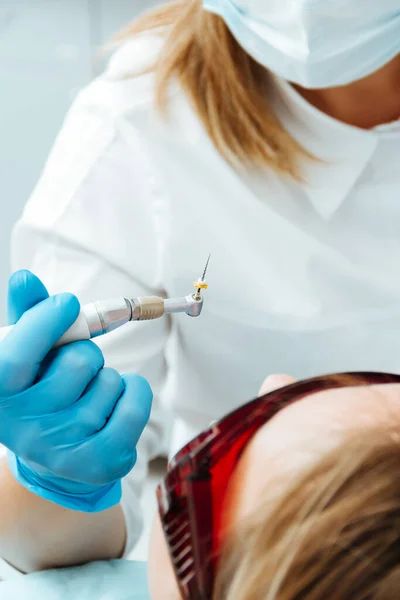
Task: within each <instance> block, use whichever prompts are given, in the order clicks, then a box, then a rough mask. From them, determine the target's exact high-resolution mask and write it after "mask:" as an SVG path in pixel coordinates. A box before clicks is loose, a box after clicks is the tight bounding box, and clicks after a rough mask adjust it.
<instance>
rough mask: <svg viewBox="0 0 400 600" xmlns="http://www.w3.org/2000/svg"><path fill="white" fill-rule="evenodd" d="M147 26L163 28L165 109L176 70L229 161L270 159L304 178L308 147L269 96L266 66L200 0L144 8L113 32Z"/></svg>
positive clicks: (160, 80) (159, 77) (161, 95)
mask: <svg viewBox="0 0 400 600" xmlns="http://www.w3.org/2000/svg"><path fill="white" fill-rule="evenodd" d="M151 30H154V31H156V30H159V32H160V35H163V36H165V41H164V46H163V49H162V51H161V52H160V54H159V57H158V59H157V62H156V64H155V66H154V69H155V77H156V104H157V106H158V108H159V109H160V110H161V111H163V112H165V110H166V108H167V96H168V94H167V93H168V87H169V83H170V81H171V79H172V78H173V77H176V78H177V79H178V80H179V82H180V84H181V86H182V88H183V90H184V91H185V92H186V94H187V96H188V97H189V98H190V100H191V102H192V104H193V106H194V108H195V110H196V111H197V114H198V115H199V117H200V119H201V121H202V122H203V124H204V127H205V129H206V131H207V133H208V135H209V136H210V138H211V140H212V141H213V143H214V145H215V146H216V148H217V149H218V151H219V152H220V153H221V154H222V155H223V156H224V157H225V158H226V160H228V161H229V162H230V163H231V164H235V165H236V166H238V165H241V164H242V165H243V164H244V165H249V164H251V165H254V166H256V167H266V166H269V167H271V168H273V169H274V170H275V171H277V172H280V173H285V174H289V175H290V176H292V177H294V178H296V179H301V173H300V168H299V166H298V158H299V156H307V157H309V155H308V154H307V152H306V151H305V150H304V149H303V148H302V147H301V146H300V145H299V144H298V143H297V142H296V141H295V140H294V139H293V138H292V137H291V136H290V135H289V134H288V133H287V132H286V131H285V129H284V127H283V126H282V125H281V123H280V122H279V120H278V119H277V118H276V116H275V115H274V113H273V110H272V108H271V106H270V104H269V102H268V82H269V79H268V77H267V76H266V75H267V74H266V72H265V69H263V68H262V67H261V66H260V65H258V64H257V63H256V62H255V61H254V60H253V59H252V58H250V56H249V55H248V54H247V53H246V52H245V51H244V50H243V49H242V48H241V46H239V44H238V43H237V42H236V40H235V38H234V37H233V36H232V34H231V33H230V31H229V30H228V28H227V26H226V25H225V23H224V21H223V20H222V19H221V18H220V17H218V16H216V15H214V14H211V13H209V12H207V11H205V10H204V8H203V6H202V1H201V0H178V1H175V2H171V3H168V4H166V5H164V6H161V7H159V8H156V9H155V10H153V11H151V12H149V13H148V14H145V15H144V16H143V17H141V18H140V19H138V20H136V21H134V22H133V23H132V24H131V25H130V26H129V27H128V28H127V29H125V30H124V31H123V32H122V33H121V34H120V35H119V36H118V39H125V38H127V37H129V36H134V35H137V34H139V33H143V32H146V31H151Z"/></svg>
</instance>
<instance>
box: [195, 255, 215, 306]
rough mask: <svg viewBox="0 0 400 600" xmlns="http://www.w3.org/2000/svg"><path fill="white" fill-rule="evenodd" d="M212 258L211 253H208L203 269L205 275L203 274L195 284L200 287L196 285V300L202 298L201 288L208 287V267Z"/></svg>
mask: <svg viewBox="0 0 400 600" xmlns="http://www.w3.org/2000/svg"><path fill="white" fill-rule="evenodd" d="M210 258H211V254H209V255H208V258H207V262H206V266H205V268H204V271H203V275H202V276H201V278H200V279H199V280H198V281H196V282H195V286H196V284H197V286H198V287H197V286H196V287H197V291H196V292H195V293H194V294H193V297H194V299H195V300H200V299H201V290H202V289H206V288H207V284H206V283H205V278H206V273H207V269H208V263H209V262H210Z"/></svg>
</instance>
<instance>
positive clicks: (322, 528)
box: [213, 423, 400, 600]
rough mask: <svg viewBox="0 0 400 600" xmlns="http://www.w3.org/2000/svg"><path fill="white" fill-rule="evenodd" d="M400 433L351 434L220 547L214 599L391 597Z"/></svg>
mask: <svg viewBox="0 0 400 600" xmlns="http://www.w3.org/2000/svg"><path fill="white" fill-rule="evenodd" d="M399 469H400V426H399V424H398V423H397V424H394V425H393V429H391V430H389V431H388V429H387V428H386V430H384V428H383V427H381V428H380V429H379V430H378V428H376V429H374V430H371V431H365V430H364V431H358V432H354V433H353V434H352V435H350V436H349V439H348V440H347V441H345V442H344V443H343V444H341V446H340V447H339V448H337V449H335V450H334V451H332V452H331V453H330V454H329V455H327V456H325V457H324V458H323V459H322V460H321V461H320V462H319V464H317V465H316V466H314V467H313V468H311V469H310V470H309V471H308V472H306V473H303V474H302V475H301V476H300V477H299V479H298V480H297V481H294V483H293V485H292V486H291V488H290V489H289V491H287V492H285V493H283V495H282V496H281V497H280V499H279V502H278V505H275V504H274V507H273V508H269V505H268V503H267V499H268V493H266V494H265V501H264V502H263V501H261V503H260V508H259V510H258V511H257V512H256V513H255V514H253V515H251V516H249V517H248V519H247V520H246V521H244V522H242V524H241V525H240V527H239V528H238V529H237V530H236V531H235V534H234V535H233V536H232V537H231V538H230V539H229V538H228V539H227V540H226V543H225V545H224V549H223V551H222V554H221V557H220V560H219V568H218V577H217V582H216V586H215V592H214V598H213V600H327V599H332V600H350V599H351V600H398V598H399V597H400V596H399V594H400V591H399V590H400V477H399Z"/></svg>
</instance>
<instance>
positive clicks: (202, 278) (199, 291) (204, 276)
mask: <svg viewBox="0 0 400 600" xmlns="http://www.w3.org/2000/svg"><path fill="white" fill-rule="evenodd" d="M210 258H211V254H209V255H208V258H207V262H206V266H205V267H204V271H203V275H202V277H201V279H200V281H201V282H204V280H205V278H206V273H207V269H208V263H209V262H210ZM197 293H198V294H201V288H198V290H197Z"/></svg>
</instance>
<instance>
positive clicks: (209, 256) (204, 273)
mask: <svg viewBox="0 0 400 600" xmlns="http://www.w3.org/2000/svg"><path fill="white" fill-rule="evenodd" d="M210 258H211V254H209V255H208V258H207V262H206V266H205V267H204V272H203V277H202V278H201V281H204V279H205V277H206V273H207V269H208V264H209V262H210Z"/></svg>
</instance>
